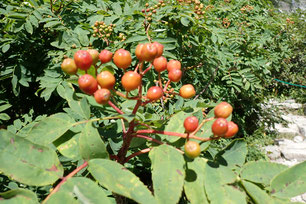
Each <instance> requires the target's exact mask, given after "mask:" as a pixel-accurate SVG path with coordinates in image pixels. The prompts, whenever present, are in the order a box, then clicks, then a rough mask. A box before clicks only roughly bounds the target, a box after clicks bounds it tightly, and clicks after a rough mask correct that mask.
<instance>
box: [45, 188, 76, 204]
mask: <svg viewBox="0 0 306 204" xmlns="http://www.w3.org/2000/svg"><path fill="white" fill-rule="evenodd" d="M74 196H75V195H73V194H69V193H67V192H63V191H61V192H57V193H55V194H54V195H52V196H51V197H50V198H49V200H47V202H46V204H59V203H67V204H68V203H69V204H81V202H79V201H77V200H76V199H74Z"/></svg>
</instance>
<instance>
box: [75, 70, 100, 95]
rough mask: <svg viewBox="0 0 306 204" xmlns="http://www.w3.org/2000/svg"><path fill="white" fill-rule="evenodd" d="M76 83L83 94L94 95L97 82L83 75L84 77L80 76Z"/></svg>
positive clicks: (89, 76)
mask: <svg viewBox="0 0 306 204" xmlns="http://www.w3.org/2000/svg"><path fill="white" fill-rule="evenodd" d="M78 83H79V87H80V89H81V90H82V91H83V92H84V93H87V94H89V95H92V94H94V93H95V92H96V91H97V89H98V82H97V80H96V79H95V78H94V77H93V76H91V75H89V74H84V75H82V76H80V78H79V80H78Z"/></svg>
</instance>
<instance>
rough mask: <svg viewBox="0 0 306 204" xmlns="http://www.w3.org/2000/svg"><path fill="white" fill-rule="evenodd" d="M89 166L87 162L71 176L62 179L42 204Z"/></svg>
mask: <svg viewBox="0 0 306 204" xmlns="http://www.w3.org/2000/svg"><path fill="white" fill-rule="evenodd" d="M87 165H88V162H87V161H85V162H84V163H83V164H82V165H81V166H79V167H78V168H76V169H75V170H73V171H72V172H71V173H70V174H68V175H67V176H65V177H64V178H62V180H61V182H59V184H57V186H56V187H55V188H54V189H53V191H52V192H51V193H50V194H49V195H48V196H47V197H46V198H45V199H44V200H43V202H42V204H43V203H45V202H46V201H47V200H48V199H49V198H50V197H51V196H52V195H53V194H54V193H56V192H57V191H58V190H59V188H60V187H61V186H62V185H63V184H64V183H65V182H66V181H67V180H68V179H69V178H71V177H73V176H74V175H75V174H77V173H78V172H79V171H81V170H82V169H83V168H85V167H86V166H87Z"/></svg>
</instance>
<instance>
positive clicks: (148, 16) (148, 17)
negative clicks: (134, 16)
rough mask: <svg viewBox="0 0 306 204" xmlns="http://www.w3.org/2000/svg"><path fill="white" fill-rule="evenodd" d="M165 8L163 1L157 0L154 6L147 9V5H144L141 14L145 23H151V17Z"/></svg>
mask: <svg viewBox="0 0 306 204" xmlns="http://www.w3.org/2000/svg"><path fill="white" fill-rule="evenodd" d="M164 6H166V4H165V3H164V1H163V0H159V2H158V3H157V4H155V5H154V6H151V7H150V8H149V3H146V4H145V7H146V8H145V9H142V10H141V12H142V13H144V14H145V18H146V20H147V21H149V22H150V21H152V16H153V15H154V14H155V13H156V10H157V9H159V8H161V7H164Z"/></svg>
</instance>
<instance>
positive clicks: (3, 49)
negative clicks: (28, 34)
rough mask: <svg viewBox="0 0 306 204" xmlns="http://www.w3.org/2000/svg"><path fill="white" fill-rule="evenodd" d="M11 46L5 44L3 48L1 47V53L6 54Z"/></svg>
mask: <svg viewBox="0 0 306 204" xmlns="http://www.w3.org/2000/svg"><path fill="white" fill-rule="evenodd" d="M10 47H11V45H10V44H5V45H4V46H3V47H2V52H3V53H6V52H7V51H8V50H9V49H10Z"/></svg>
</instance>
